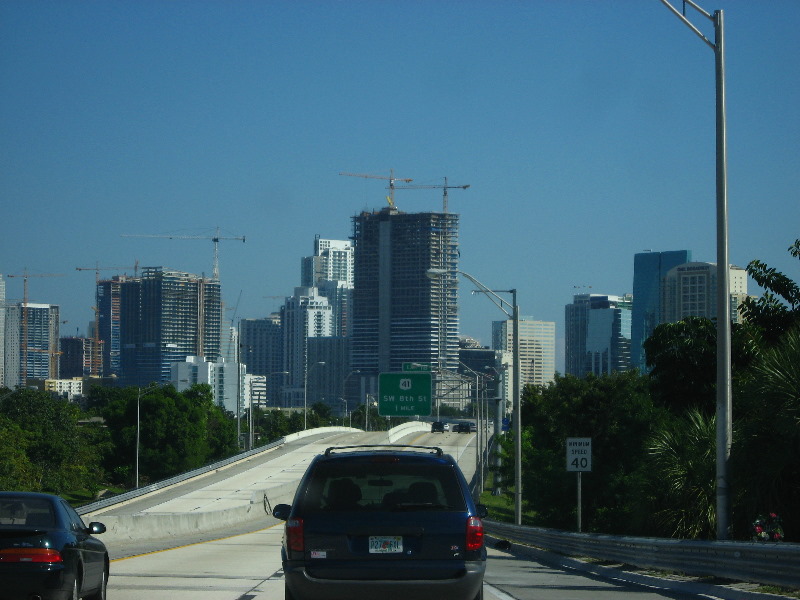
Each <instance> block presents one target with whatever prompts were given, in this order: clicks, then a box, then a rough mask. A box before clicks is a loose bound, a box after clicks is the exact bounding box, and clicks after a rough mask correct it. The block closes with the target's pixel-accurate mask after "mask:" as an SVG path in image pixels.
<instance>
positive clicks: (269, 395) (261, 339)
mask: <svg viewBox="0 0 800 600" xmlns="http://www.w3.org/2000/svg"><path fill="white" fill-rule="evenodd" d="M239 351H240V354H241V361H242V362H243V363H244V364H245V365H247V372H248V373H252V374H253V375H263V376H264V377H265V378H266V402H267V404H268V405H269V406H276V404H277V403H278V400H279V398H280V390H281V388H282V387H283V386H284V384H285V382H286V373H285V372H284V368H283V327H282V326H281V316H280V315H279V314H278V313H272V314H271V315H270V316H269V317H266V318H264V319H242V320H240V321H239Z"/></svg>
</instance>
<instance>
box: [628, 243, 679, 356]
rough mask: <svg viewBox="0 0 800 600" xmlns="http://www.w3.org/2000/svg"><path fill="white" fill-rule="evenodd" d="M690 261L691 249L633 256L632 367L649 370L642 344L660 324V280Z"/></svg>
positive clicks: (642, 253)
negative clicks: (675, 268) (673, 269)
mask: <svg viewBox="0 0 800 600" xmlns="http://www.w3.org/2000/svg"><path fill="white" fill-rule="evenodd" d="M691 261H692V251H691V250H671V251H667V252H640V253H638V254H636V255H634V257H633V314H632V316H631V367H634V368H638V369H639V370H640V371H645V370H646V366H645V355H644V350H643V349H642V344H644V341H645V340H646V339H647V338H649V337H650V336H651V335H652V333H653V330H654V329H655V328H656V326H657V325H660V324H661V313H662V307H661V282H662V281H663V279H664V277H666V275H667V272H668V271H669V270H670V269H672V268H673V267H676V266H678V265H682V264H684V263H688V262H691Z"/></svg>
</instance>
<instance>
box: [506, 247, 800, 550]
mask: <svg viewBox="0 0 800 600" xmlns="http://www.w3.org/2000/svg"><path fill="white" fill-rule="evenodd" d="M789 252H790V254H791V255H792V256H794V257H795V258H798V259H800V240H796V241H795V243H794V244H793V245H792V246H791V247H790V248H789ZM747 270H748V273H749V274H750V276H751V277H752V278H753V279H754V280H755V281H756V282H757V283H758V284H759V285H760V286H761V287H762V288H763V289H764V290H765V292H764V294H763V296H762V297H761V298H759V299H748V300H747V301H745V303H744V306H743V308H742V314H743V316H744V319H743V322H742V324H737V325H735V326H734V328H733V331H732V342H731V345H732V374H733V438H732V440H733V441H732V448H731V459H730V463H729V473H730V480H731V484H730V490H731V492H730V493H731V498H730V502H731V507H732V515H731V527H732V531H731V532H730V537H731V538H732V539H750V537H751V535H752V525H753V523H754V521H755V520H756V519H757V518H758V517H759V516H762V517H763V516H767V515H769V514H770V513H774V514H777V515H778V516H779V517H780V518H781V519H782V521H783V526H784V531H785V535H786V539H788V540H793V541H798V540H800V511H798V507H800V288H798V285H797V284H796V283H795V282H794V281H792V280H791V279H790V278H789V277H787V276H786V275H784V274H782V273H780V272H778V271H776V270H775V269H773V268H770V267H769V266H768V265H766V264H764V263H762V262H760V261H758V260H754V261H752V262H751V263H750V264H749V265H748V267H747ZM644 349H645V353H646V359H647V366H648V368H649V372H648V373H646V374H642V373H639V372H638V371H628V372H622V373H613V374H611V375H608V376H602V377H598V376H587V377H583V378H579V377H573V376H569V375H567V376H560V375H559V376H557V377H556V379H555V381H554V382H553V383H551V384H550V385H548V386H542V387H535V386H527V387H526V388H525V390H524V393H523V395H522V400H521V413H522V424H523V432H522V446H523V447H522V461H523V466H522V488H523V506H524V508H525V510H526V513H529V514H532V515H533V516H532V517H531V519H530V523H531V524H534V525H538V526H544V527H553V528H558V529H566V530H575V528H576V524H577V514H576V513H577V501H576V485H577V483H576V476H575V474H574V473H572V472H567V471H566V449H565V441H566V438H568V437H590V438H592V455H593V456H592V472H591V473H586V474H584V476H583V477H582V496H583V506H582V523H583V527H582V529H583V530H584V531H590V532H599V533H610V534H619V535H636V536H658V537H677V538H695V539H713V538H714V537H715V535H716V481H715V480H716V325H715V323H713V322H712V321H710V320H708V319H702V318H689V319H685V320H683V321H680V322H678V323H670V324H664V325H660V326H659V327H657V328H656V330H655V332H654V333H653V335H652V336H651V337H650V338H649V339H648V340H646V341H645V345H644ZM510 438H511V436H505V439H503V440H502V442H501V443H502V453H503V455H504V459H503V461H502V464H503V466H502V467H501V475H502V478H503V480H504V481H507V482H508V481H513V480H514V479H513V475H514V474H513V459H512V457H513V440H512V439H510ZM504 491H506V492H508V493H509V494H511V493H513V489H508V490H504Z"/></svg>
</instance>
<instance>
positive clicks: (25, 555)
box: [0, 548, 64, 563]
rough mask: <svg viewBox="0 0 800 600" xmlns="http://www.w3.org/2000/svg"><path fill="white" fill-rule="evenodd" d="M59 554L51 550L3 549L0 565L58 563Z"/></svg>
mask: <svg viewBox="0 0 800 600" xmlns="http://www.w3.org/2000/svg"><path fill="white" fill-rule="evenodd" d="M63 561H64V559H62V558H61V552H59V551H58V550H55V549H53V548H3V549H2V550H0V563H60V562H63Z"/></svg>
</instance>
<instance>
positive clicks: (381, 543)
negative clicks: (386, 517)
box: [369, 535, 403, 554]
mask: <svg viewBox="0 0 800 600" xmlns="http://www.w3.org/2000/svg"><path fill="white" fill-rule="evenodd" d="M402 551H403V536H401V535H371V536H369V552H370V554H389V553H392V552H402Z"/></svg>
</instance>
